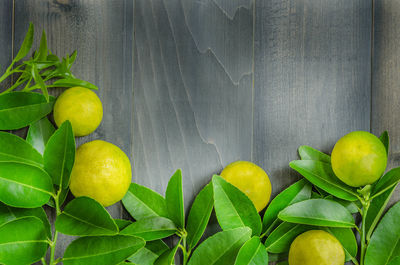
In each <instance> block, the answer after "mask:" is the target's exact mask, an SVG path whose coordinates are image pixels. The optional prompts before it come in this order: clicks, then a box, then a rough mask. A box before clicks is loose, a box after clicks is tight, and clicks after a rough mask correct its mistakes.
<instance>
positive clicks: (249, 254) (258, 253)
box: [235, 237, 268, 265]
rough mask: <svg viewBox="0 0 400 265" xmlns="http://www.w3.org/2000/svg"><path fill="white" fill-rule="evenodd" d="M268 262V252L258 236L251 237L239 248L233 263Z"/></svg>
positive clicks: (263, 263)
mask: <svg viewBox="0 0 400 265" xmlns="http://www.w3.org/2000/svg"><path fill="white" fill-rule="evenodd" d="M265 264H268V252H267V250H266V249H265V247H264V245H263V244H262V243H261V241H260V238H259V237H252V238H251V239H250V240H249V241H247V242H246V243H245V244H244V245H243V246H242V247H241V248H240V250H239V253H238V255H237V257H236V260H235V265H265Z"/></svg>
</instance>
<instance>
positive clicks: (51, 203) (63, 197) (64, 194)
mask: <svg viewBox="0 0 400 265" xmlns="http://www.w3.org/2000/svg"><path fill="white" fill-rule="evenodd" d="M68 193H69V188H67V189H63V190H61V193H60V195H59V197H58V203H59V205H60V207H61V206H62V205H63V204H64V202H65V200H66V199H67V197H68ZM47 205H48V206H50V207H53V208H56V204H55V202H54V198H53V197H51V198H50V200H49V201H48V202H47Z"/></svg>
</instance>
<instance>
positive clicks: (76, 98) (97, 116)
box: [53, 87, 103, 136]
mask: <svg viewBox="0 0 400 265" xmlns="http://www.w3.org/2000/svg"><path fill="white" fill-rule="evenodd" d="M53 114H54V121H55V122H56V124H57V126H58V127H60V126H61V124H62V123H63V122H64V121H66V120H69V121H70V122H71V125H72V130H73V132H74V135H75V136H84V135H88V134H90V133H92V132H94V130H96V128H97V127H98V126H99V125H100V123H101V120H102V118H103V106H102V104H101V101H100V99H99V97H98V96H97V95H96V93H94V92H93V91H92V90H90V89H88V88H84V87H71V88H69V89H67V90H65V91H64V92H63V93H62V94H61V95H60V96H59V97H58V98H57V101H56V103H55V104H54V111H53Z"/></svg>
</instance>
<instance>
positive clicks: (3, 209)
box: [0, 202, 51, 239]
mask: <svg viewBox="0 0 400 265" xmlns="http://www.w3.org/2000/svg"><path fill="white" fill-rule="evenodd" d="M27 216H33V217H37V218H39V219H40V220H41V221H42V223H43V225H44V227H45V230H46V234H47V237H48V238H49V239H51V227H50V223H49V220H48V219H47V215H46V213H45V212H44V210H43V208H42V207H38V208H31V209H25V208H14V207H10V206H8V205H6V204H3V203H1V202H0V225H2V224H4V223H7V222H9V221H12V220H15V219H18V218H22V217H27Z"/></svg>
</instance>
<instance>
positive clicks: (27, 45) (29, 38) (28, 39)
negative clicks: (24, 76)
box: [14, 23, 34, 62]
mask: <svg viewBox="0 0 400 265" xmlns="http://www.w3.org/2000/svg"><path fill="white" fill-rule="evenodd" d="M33 34H34V27H33V24H32V23H30V24H29V29H28V32H27V33H26V35H25V38H24V41H23V42H22V45H21V48H19V51H18V53H17V55H16V56H15V58H14V61H15V62H18V61H19V60H21V59H22V58H24V57H25V56H26V55H27V54H28V53H29V51H30V50H31V47H32V43H33Z"/></svg>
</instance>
